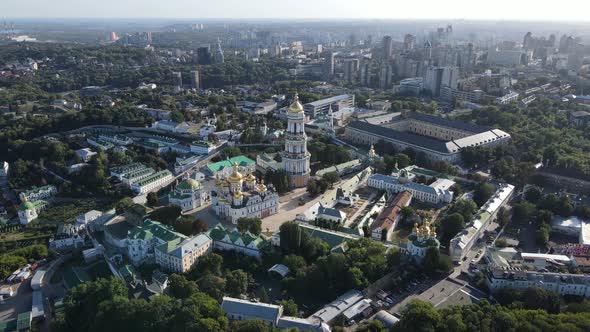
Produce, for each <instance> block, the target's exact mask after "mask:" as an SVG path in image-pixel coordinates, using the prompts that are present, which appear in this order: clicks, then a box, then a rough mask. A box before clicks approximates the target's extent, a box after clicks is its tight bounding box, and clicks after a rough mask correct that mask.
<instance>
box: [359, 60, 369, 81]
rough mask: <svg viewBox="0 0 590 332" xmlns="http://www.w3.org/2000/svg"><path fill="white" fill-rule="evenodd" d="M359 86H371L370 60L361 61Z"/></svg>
mask: <svg viewBox="0 0 590 332" xmlns="http://www.w3.org/2000/svg"><path fill="white" fill-rule="evenodd" d="M359 84H360V85H361V86H369V85H370V84H371V63H370V62H369V61H368V60H363V61H361V64H360V69H359Z"/></svg>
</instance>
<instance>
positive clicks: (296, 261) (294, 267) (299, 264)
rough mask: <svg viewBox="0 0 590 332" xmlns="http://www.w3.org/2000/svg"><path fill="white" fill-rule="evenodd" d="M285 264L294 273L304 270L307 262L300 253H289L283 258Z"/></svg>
mask: <svg viewBox="0 0 590 332" xmlns="http://www.w3.org/2000/svg"><path fill="white" fill-rule="evenodd" d="M283 265H285V266H286V267H288V268H289V272H290V273H291V274H293V275H295V274H297V272H299V271H301V270H303V269H304V268H305V267H306V266H307V264H306V263H305V258H303V257H301V256H298V255H287V256H285V257H284V258H283Z"/></svg>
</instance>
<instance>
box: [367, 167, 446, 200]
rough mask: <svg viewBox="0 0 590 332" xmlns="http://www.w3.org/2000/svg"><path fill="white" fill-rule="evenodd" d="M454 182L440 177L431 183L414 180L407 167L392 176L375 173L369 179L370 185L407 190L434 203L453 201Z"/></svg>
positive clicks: (401, 190) (397, 191)
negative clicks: (410, 176)
mask: <svg viewBox="0 0 590 332" xmlns="http://www.w3.org/2000/svg"><path fill="white" fill-rule="evenodd" d="M454 184H455V183H454V182H453V181H450V180H444V179H439V180H437V181H435V182H433V183H432V184H431V185H425V184H421V183H416V182H412V181H411V180H410V179H409V174H408V172H407V171H406V170H405V169H404V170H401V171H400V172H399V174H394V175H391V176H389V175H383V174H373V175H371V176H370V177H369V180H368V181H367V185H368V186H369V187H372V188H377V189H381V190H387V191H391V192H394V193H399V192H404V191H407V192H409V193H411V194H412V197H413V198H414V199H417V200H419V201H421V202H425V203H430V204H434V205H439V204H448V203H450V202H452V201H453V192H452V191H450V190H449V189H450V187H452V186H453V185H454Z"/></svg>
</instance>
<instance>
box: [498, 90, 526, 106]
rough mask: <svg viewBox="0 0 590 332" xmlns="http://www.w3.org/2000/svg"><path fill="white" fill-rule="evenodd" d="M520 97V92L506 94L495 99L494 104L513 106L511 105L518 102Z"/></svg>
mask: <svg viewBox="0 0 590 332" xmlns="http://www.w3.org/2000/svg"><path fill="white" fill-rule="evenodd" d="M518 96H520V95H519V94H518V92H510V93H508V94H505V95H503V96H500V97H498V98H496V99H494V103H495V104H497V105H507V104H511V103H514V102H517V101H518Z"/></svg>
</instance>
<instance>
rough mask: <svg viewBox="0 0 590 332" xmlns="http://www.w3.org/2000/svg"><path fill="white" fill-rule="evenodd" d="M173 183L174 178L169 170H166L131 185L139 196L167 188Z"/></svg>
mask: <svg viewBox="0 0 590 332" xmlns="http://www.w3.org/2000/svg"><path fill="white" fill-rule="evenodd" d="M172 181H174V176H173V175H172V173H171V172H170V171H169V170H167V169H165V170H163V171H160V172H157V173H154V174H151V175H149V176H147V177H145V178H142V179H141V180H138V181H135V182H133V183H131V189H132V190H133V191H134V192H135V193H137V194H145V193H148V192H150V191H153V190H158V189H160V188H162V187H165V186H167V185H169V184H170V183H171V182H172Z"/></svg>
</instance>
